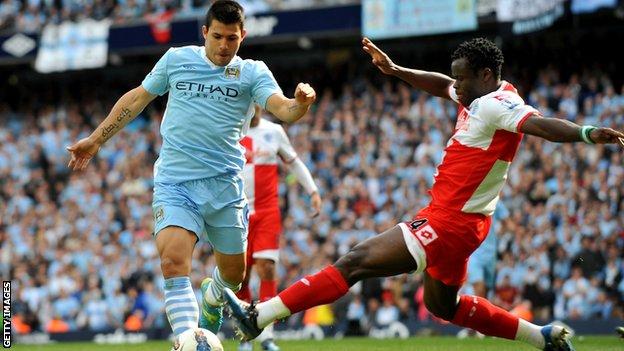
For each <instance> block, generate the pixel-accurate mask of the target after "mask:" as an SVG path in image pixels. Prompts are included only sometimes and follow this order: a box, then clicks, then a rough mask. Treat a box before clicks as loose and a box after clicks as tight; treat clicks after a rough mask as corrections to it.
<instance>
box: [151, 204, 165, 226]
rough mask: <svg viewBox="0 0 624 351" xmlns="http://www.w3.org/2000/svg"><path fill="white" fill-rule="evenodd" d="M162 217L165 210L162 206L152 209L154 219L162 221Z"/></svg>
mask: <svg viewBox="0 0 624 351" xmlns="http://www.w3.org/2000/svg"><path fill="white" fill-rule="evenodd" d="M163 218H165V210H164V209H163V207H162V206H158V207H156V209H155V210H154V221H156V223H158V222H160V221H162V220H163Z"/></svg>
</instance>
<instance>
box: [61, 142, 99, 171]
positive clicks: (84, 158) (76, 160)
mask: <svg viewBox="0 0 624 351" xmlns="http://www.w3.org/2000/svg"><path fill="white" fill-rule="evenodd" d="M100 146H102V145H101V144H100V143H98V142H97V141H94V140H92V139H91V138H83V139H80V140H79V141H78V142H77V143H75V144H74V145H71V146H68V147H67V151H69V155H70V157H71V159H70V160H69V164H68V165H67V167H69V168H71V169H72V170H74V171H82V170H84V169H85V168H87V165H88V164H89V161H91V159H92V158H93V156H95V154H97V152H98V151H99V150H100Z"/></svg>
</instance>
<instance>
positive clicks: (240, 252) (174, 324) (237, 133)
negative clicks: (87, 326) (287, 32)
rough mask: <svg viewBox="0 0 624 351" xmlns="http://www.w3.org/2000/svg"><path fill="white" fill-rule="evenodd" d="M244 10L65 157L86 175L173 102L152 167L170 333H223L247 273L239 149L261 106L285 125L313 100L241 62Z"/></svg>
mask: <svg viewBox="0 0 624 351" xmlns="http://www.w3.org/2000/svg"><path fill="white" fill-rule="evenodd" d="M243 19H244V15H243V9H242V7H241V6H240V5H239V4H238V3H236V2H235V1H227V0H223V1H217V2H215V3H214V4H213V5H212V6H211V7H210V9H209V10H208V13H207V15H206V24H205V26H203V27H202V32H203V36H204V39H205V46H185V47H180V48H171V49H169V50H168V51H167V52H166V53H165V54H164V55H163V56H162V58H161V59H160V60H159V61H158V62H157V63H156V65H155V66H154V68H153V70H152V71H151V72H150V73H149V74H148V75H147V77H145V79H144V80H143V82H142V84H141V86H139V87H137V88H135V89H132V90H130V91H129V92H127V93H126V94H125V95H123V96H122V97H121V98H120V99H119V100H118V101H117V103H116V104H115V106H114V107H113V109H112V111H111V112H110V114H109V115H108V116H107V117H106V119H105V120H104V121H103V122H102V123H101V124H100V125H99V126H98V128H97V129H96V130H95V131H94V132H93V133H92V134H91V135H90V136H89V137H87V138H84V139H82V140H80V141H78V142H77V143H76V144H74V145H72V146H70V147H68V150H69V152H70V154H71V160H70V162H69V167H70V168H72V169H74V170H82V169H85V167H86V166H87V164H88V163H89V160H90V159H91V158H92V157H93V156H94V155H95V154H96V153H97V151H98V150H99V149H100V146H101V145H102V144H103V143H104V142H106V141H107V140H108V139H109V138H111V137H112V136H113V135H114V134H115V133H116V132H117V131H119V130H120V129H121V128H123V127H124V126H125V125H126V124H127V123H128V122H130V121H131V120H132V119H133V118H134V117H136V116H137V115H138V114H139V113H140V112H141V111H142V110H143V109H144V108H145V106H146V105H147V104H148V103H149V102H150V101H152V100H153V99H154V98H156V96H158V95H163V94H165V93H167V92H169V98H168V101H167V108H166V110H165V114H164V117H163V121H162V125H161V135H162V139H163V144H162V149H161V150H160V155H159V157H158V160H157V161H156V164H155V165H154V199H153V212H154V222H155V228H154V233H155V234H154V235H155V238H156V246H157V248H158V252H159V254H160V260H161V268H162V272H163V275H164V278H165V309H166V313H167V318H168V319H169V323H170V324H171V328H172V330H173V333H174V334H175V335H176V337H177V336H179V335H180V334H181V333H183V332H184V331H185V330H188V329H190V328H194V327H197V325H198V319H200V320H199V326H200V327H202V328H206V329H209V330H211V331H212V332H214V333H216V332H217V331H218V330H219V328H220V326H221V323H222V310H223V308H222V306H223V298H222V290H223V288H224V287H228V288H230V289H232V290H235V291H236V290H238V289H239V288H240V284H241V282H242V281H243V277H244V272H245V250H246V245H247V222H248V209H247V200H246V198H245V196H244V192H243V184H242V178H241V171H242V169H243V166H244V163H245V158H244V153H243V152H244V148H243V147H242V146H241V145H240V144H239V140H240V139H241V138H242V136H243V134H244V131H245V129H246V127H247V126H248V124H249V121H250V119H251V117H252V114H253V111H254V106H253V103H254V102H256V103H258V104H259V105H261V106H263V107H264V108H265V109H266V110H267V111H269V112H271V113H272V114H274V115H275V116H276V117H278V118H279V119H281V120H283V121H285V122H294V121H296V120H298V119H299V118H301V117H302V116H303V115H304V114H305V113H306V112H307V111H308V109H309V107H310V105H311V104H312V103H313V102H314V101H315V99H316V93H315V91H314V89H312V88H311V87H310V86H309V85H308V84H304V83H300V84H298V86H297V88H296V90H295V94H294V96H295V97H294V98H293V99H289V98H287V97H285V96H284V95H283V94H282V91H281V90H280V88H279V86H278V84H277V83H276V82H275V79H274V78H273V75H272V74H271V72H270V71H269V69H268V68H267V66H266V65H265V64H264V63H263V62H261V61H254V60H244V59H241V58H240V57H238V56H236V53H237V51H238V49H239V47H240V44H241V42H242V40H243V38H244V37H245V34H246V32H245V30H244V28H243ZM203 238H205V239H207V240H208V241H210V243H211V244H212V245H213V247H214V252H215V258H216V262H217V267H216V268H215V270H214V272H213V275H212V279H210V278H207V279H205V280H204V282H202V286H201V288H202V293H203V294H202V295H203V298H202V313H201V318H200V317H199V307H198V304H197V300H196V299H195V295H194V293H193V289H192V287H191V281H190V278H189V275H190V271H191V260H192V253H193V248H194V246H195V243H196V242H197V240H198V239H203ZM175 347H176V345H175V344H174V349H175Z"/></svg>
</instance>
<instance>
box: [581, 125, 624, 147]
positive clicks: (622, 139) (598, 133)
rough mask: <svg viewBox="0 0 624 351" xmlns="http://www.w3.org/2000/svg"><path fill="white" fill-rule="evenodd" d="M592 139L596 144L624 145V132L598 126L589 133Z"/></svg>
mask: <svg viewBox="0 0 624 351" xmlns="http://www.w3.org/2000/svg"><path fill="white" fill-rule="evenodd" d="M589 137H590V138H591V140H593V142H594V143H596V144H615V143H619V144H620V145H622V146H624V133H622V132H618V131H617V130H614V129H611V128H596V129H594V130H592V131H591V133H590V134H589Z"/></svg>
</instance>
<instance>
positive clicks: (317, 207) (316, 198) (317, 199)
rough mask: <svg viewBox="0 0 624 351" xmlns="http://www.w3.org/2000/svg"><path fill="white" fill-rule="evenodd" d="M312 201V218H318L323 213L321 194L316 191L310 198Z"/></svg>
mask: <svg viewBox="0 0 624 351" xmlns="http://www.w3.org/2000/svg"><path fill="white" fill-rule="evenodd" d="M310 201H311V206H312V210H313V211H314V212H312V218H314V217H316V216H318V215H319V214H320V213H321V203H322V200H321V195H320V194H319V192H318V191H315V192H313V193H312V195H311V196H310Z"/></svg>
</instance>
